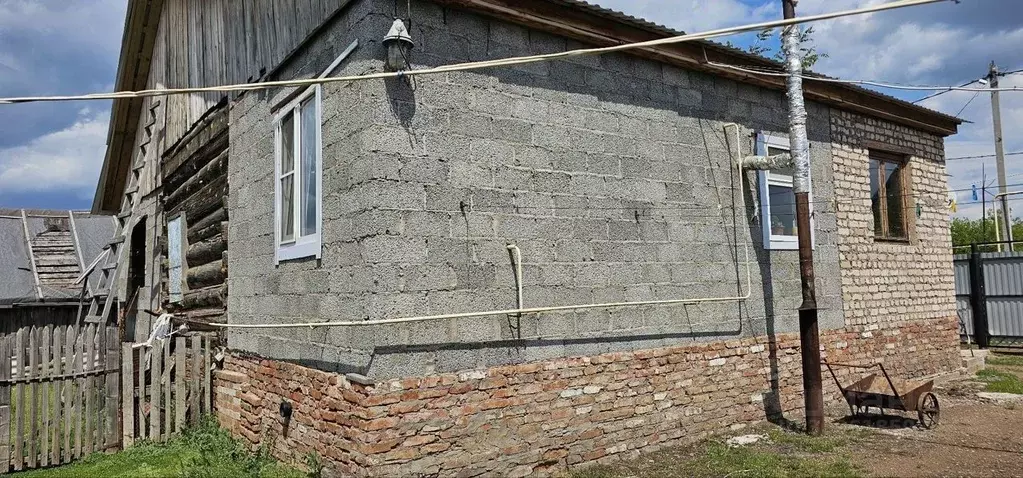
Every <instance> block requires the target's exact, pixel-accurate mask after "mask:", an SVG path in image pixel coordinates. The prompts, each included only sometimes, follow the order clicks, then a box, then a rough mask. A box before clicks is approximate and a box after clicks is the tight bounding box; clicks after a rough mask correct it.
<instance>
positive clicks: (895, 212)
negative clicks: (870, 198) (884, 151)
mask: <svg viewBox="0 0 1023 478" xmlns="http://www.w3.org/2000/svg"><path fill="white" fill-rule="evenodd" d="M883 164H884V177H885V180H884V188H885V196H886V198H885V199H886V203H885V205H886V206H887V208H888V235H889V236H891V237H906V228H905V224H904V223H903V220H904V218H905V212H906V211H905V208H904V207H903V200H902V199H903V198H902V167H901V166H900V165H898V164H895V163H883Z"/></svg>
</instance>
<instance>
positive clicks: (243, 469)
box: [11, 419, 308, 478]
mask: <svg viewBox="0 0 1023 478" xmlns="http://www.w3.org/2000/svg"><path fill="white" fill-rule="evenodd" d="M11 476H14V477H17V478H44V477H45V478H79V477H92V476H96V477H100V476H102V477H104V478H122V477H123V478H128V477H131V478H136V477H138V478H156V477H161V478H162V477H181V478H213V477H218V478H219V477H243V478H301V477H306V476H308V475H307V474H305V473H302V472H299V471H298V470H295V469H293V468H289V467H286V466H284V465H281V464H279V463H277V462H276V461H274V460H273V459H272V458H270V457H269V456H268V455H267V454H266V453H265V452H263V453H256V454H252V453H248V452H247V451H246V450H245V449H244V447H243V446H242V445H241V443H239V442H238V441H236V440H234V439H233V438H231V436H229V435H228V434H227V433H226V432H225V431H223V430H221V429H220V428H218V427H217V425H216V422H215V421H213V420H212V419H208V420H206V421H204V422H203V423H202V424H200V425H199V426H197V427H195V428H191V429H188V430H185V431H184V432H183V433H182V434H181V435H179V436H177V437H175V438H173V439H171V440H170V441H168V442H166V443H143V444H139V445H136V446H134V447H132V448H129V449H127V450H124V451H122V452H119V453H113V454H103V453H96V454H93V455H90V456H89V457H87V458H85V459H83V460H81V461H78V462H75V463H72V464H70V465H65V466H60V467H56V468H49V469H43V470H33V471H26V472H20V473H15V474H12V475H11Z"/></svg>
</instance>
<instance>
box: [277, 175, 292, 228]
mask: <svg viewBox="0 0 1023 478" xmlns="http://www.w3.org/2000/svg"><path fill="white" fill-rule="evenodd" d="M280 213H281V242H290V241H293V240H295V175H294V174H289V175H287V176H285V177H283V178H281V208H280Z"/></svg>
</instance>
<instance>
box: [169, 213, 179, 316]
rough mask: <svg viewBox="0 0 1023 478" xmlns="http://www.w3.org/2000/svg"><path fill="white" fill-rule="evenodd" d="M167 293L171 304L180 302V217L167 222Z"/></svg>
mask: <svg viewBox="0 0 1023 478" xmlns="http://www.w3.org/2000/svg"><path fill="white" fill-rule="evenodd" d="M167 263H168V266H169V270H168V277H167V279H168V281H167V282H168V284H167V291H168V292H169V295H170V297H169V299H170V301H171V302H180V301H181V217H180V216H178V217H176V218H174V219H173V220H171V221H169V222H167Z"/></svg>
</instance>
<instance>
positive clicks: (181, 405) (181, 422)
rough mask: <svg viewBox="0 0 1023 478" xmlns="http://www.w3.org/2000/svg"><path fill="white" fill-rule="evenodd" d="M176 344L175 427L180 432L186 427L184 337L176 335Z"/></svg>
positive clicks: (185, 345)
mask: <svg viewBox="0 0 1023 478" xmlns="http://www.w3.org/2000/svg"><path fill="white" fill-rule="evenodd" d="M174 341H175V346H174V362H175V363H174V428H175V430H176V431H178V432H180V431H181V430H184V428H185V380H186V378H185V376H186V374H185V349H186V347H187V345H188V343H187V341H186V339H185V338H184V337H175V338H174Z"/></svg>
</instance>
